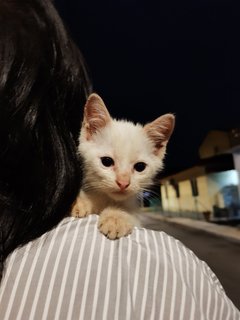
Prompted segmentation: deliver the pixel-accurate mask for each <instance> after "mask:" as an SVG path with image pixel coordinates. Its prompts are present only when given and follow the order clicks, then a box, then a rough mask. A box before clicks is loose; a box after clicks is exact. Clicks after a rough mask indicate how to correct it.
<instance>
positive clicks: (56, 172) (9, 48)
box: [0, 0, 90, 276]
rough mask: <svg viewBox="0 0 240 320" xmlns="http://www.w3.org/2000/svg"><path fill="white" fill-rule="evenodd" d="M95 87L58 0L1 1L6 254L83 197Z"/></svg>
mask: <svg viewBox="0 0 240 320" xmlns="http://www.w3.org/2000/svg"><path fill="white" fill-rule="evenodd" d="M89 93H90V84H89V80H88V76H87V72H86V70H85V65H84V61H83V58H82V56H81V53H80V51H79V50H78V48H77V47H76V46H75V45H74V43H73V42H72V40H71V39H70V38H69V36H68V34H67V32H66V30H65V28H64V26H63V23H62V21H61V18H60V17H59V15H58V14H57V12H56V10H55V8H54V7H53V4H52V2H51V1H50V0H25V1H22V0H0V258H1V261H4V260H5V259H6V257H7V256H8V254H9V253H10V252H11V251H12V250H13V249H15V248H16V247H17V246H19V245H21V244H24V243H26V242H28V241H29V240H31V239H34V238H36V237H38V236H39V235H41V234H42V233H43V232H45V231H46V230H48V229H50V228H52V227H53V226H54V225H55V224H56V223H58V222H59V221H60V220H61V219H62V218H63V217H64V216H65V215H66V214H67V213H68V211H69V208H70V206H71V204H72V202H73V201H74V199H75V197H76V196H77V193H78V191H79V188H80V183H81V173H80V168H79V163H78V159H77V157H76V150H75V147H76V141H77V137H78V133H79V126H80V116H81V114H82V111H81V108H82V106H83V105H84V103H85V100H86V97H87V96H88V95H89ZM0 276H1V272H0Z"/></svg>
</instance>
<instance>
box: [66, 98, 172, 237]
mask: <svg viewBox="0 0 240 320" xmlns="http://www.w3.org/2000/svg"><path fill="white" fill-rule="evenodd" d="M174 123H175V118H174V115H172V114H165V115H163V116H161V117H159V118H157V119H156V120H155V121H153V122H151V123H148V124H146V125H145V126H142V125H140V124H136V125H135V124H134V123H132V122H129V121H124V120H116V119H113V118H111V116H110V114H109V112H108V110H107V108H106V106H105V104H104V102H103V100H102V99H101V98H100V97H99V96H98V95H97V94H94V93H93V94H91V95H90V96H89V98H88V100H87V102H86V105H85V108H84V119H83V124H82V128H81V132H80V138H79V142H80V143H79V147H78V152H79V155H80V157H81V158H82V160H83V175H84V176H83V186H82V190H81V191H80V194H79V196H78V198H77V199H76V201H75V203H74V205H73V207H72V212H71V215H72V216H74V217H85V216H87V215H89V214H92V213H94V214H100V217H99V224H98V228H99V230H100V231H101V232H102V233H103V234H104V235H106V236H107V237H108V238H110V239H116V238H120V237H123V236H126V235H128V234H129V233H131V232H132V229H133V227H134V225H137V224H138V222H137V219H136V215H135V214H136V213H137V211H138V201H137V196H138V194H139V193H140V192H141V191H143V190H144V189H146V188H148V187H149V186H151V184H152V183H153V178H154V177H155V175H156V174H157V173H158V172H159V170H161V169H162V167H163V158H164V155H165V150H166V145H167V142H168V140H169V138H170V136H171V134H172V131H173V128H174Z"/></svg>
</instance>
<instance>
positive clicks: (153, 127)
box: [144, 113, 175, 156]
mask: <svg viewBox="0 0 240 320" xmlns="http://www.w3.org/2000/svg"><path fill="white" fill-rule="evenodd" d="M174 126H175V116H174V115H173V114H171V113H167V114H164V115H163V116H161V117H159V118H157V119H156V120H154V121H153V122H151V123H148V124H146V125H145V126H144V130H145V132H146V133H147V135H148V137H149V138H150V140H152V141H153V143H154V145H155V154H157V155H160V156H161V155H164V153H165V149H166V145H167V143H168V140H169V139H170V137H171V134H172V132H173V129H174Z"/></svg>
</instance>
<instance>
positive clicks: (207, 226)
mask: <svg viewBox="0 0 240 320" xmlns="http://www.w3.org/2000/svg"><path fill="white" fill-rule="evenodd" d="M144 215H146V216H148V217H149V218H154V219H159V220H164V221H167V222H170V223H174V224H179V225H181V226H184V227H188V228H192V229H197V230H201V231H204V232H208V233H212V234H214V235H216V236H219V237H224V238H226V239H228V240H231V241H234V242H238V243H240V228H239V227H232V226H227V225H219V224H217V223H213V222H207V221H203V220H195V219H189V218H184V217H166V216H163V215H161V213H159V212H144Z"/></svg>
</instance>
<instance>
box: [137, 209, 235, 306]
mask: <svg viewBox="0 0 240 320" xmlns="http://www.w3.org/2000/svg"><path fill="white" fill-rule="evenodd" d="M141 220H142V224H143V226H144V227H145V228H148V229H152V230H158V231H164V232H166V233H167V234H169V235H171V236H173V237H174V238H176V239H178V240H180V241H181V242H182V243H183V244H184V245H185V246H187V247H188V248H189V249H191V250H192V251H193V252H194V253H195V254H196V255H197V256H198V258H200V259H201V260H204V261H206V262H207V264H208V265H209V267H210V268H211V269H212V270H213V272H214V273H215V274H216V275H217V277H218V278H219V280H220V282H221V284H222V286H223V287H224V289H225V291H226V293H227V295H228V297H229V298H230V299H231V300H232V301H233V303H234V304H235V306H236V307H237V308H238V309H240V243H237V242H232V241H229V240H227V239H225V238H222V237H218V236H215V235H212V234H210V233H206V232H204V231H201V230H195V229H191V228H189V227H185V226H181V225H178V224H174V223H171V222H167V221H162V220H159V219H157V218H152V217H148V216H145V215H144V213H143V214H141Z"/></svg>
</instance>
